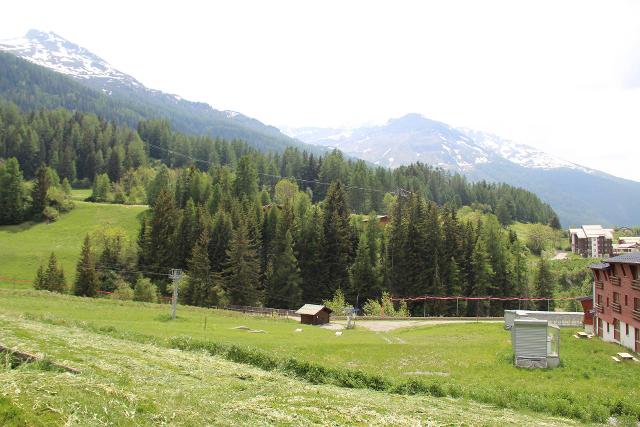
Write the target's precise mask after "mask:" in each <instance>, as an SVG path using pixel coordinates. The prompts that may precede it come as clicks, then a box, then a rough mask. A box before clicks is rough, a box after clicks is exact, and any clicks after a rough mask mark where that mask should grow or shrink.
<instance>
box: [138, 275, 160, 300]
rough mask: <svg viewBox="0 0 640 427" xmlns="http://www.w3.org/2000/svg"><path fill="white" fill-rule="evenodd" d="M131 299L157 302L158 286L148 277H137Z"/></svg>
mask: <svg viewBox="0 0 640 427" xmlns="http://www.w3.org/2000/svg"><path fill="white" fill-rule="evenodd" d="M133 300H134V301H143V302H157V301H158V288H157V287H156V285H154V284H153V283H151V280H149V279H146V278H144V279H138V281H137V282H136V285H135V287H134V288H133Z"/></svg>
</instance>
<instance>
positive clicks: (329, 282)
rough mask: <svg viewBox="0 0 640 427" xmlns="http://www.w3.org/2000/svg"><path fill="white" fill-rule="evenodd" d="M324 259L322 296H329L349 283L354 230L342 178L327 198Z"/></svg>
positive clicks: (334, 185)
mask: <svg viewBox="0 0 640 427" xmlns="http://www.w3.org/2000/svg"><path fill="white" fill-rule="evenodd" d="M323 213H324V215H323V222H322V228H323V241H322V251H323V256H322V262H323V268H324V273H323V275H322V280H323V289H322V293H321V295H320V296H321V297H322V298H323V299H324V298H329V297H331V295H333V294H334V293H335V291H336V289H338V288H341V289H347V287H348V286H349V261H350V260H349V258H350V254H351V239H350V237H351V229H350V226H349V208H348V207H347V199H346V193H345V190H344V186H343V185H342V183H341V182H340V181H334V182H333V183H332V184H331V186H330V187H329V191H328V193H327V197H326V199H325V201H324V212H323Z"/></svg>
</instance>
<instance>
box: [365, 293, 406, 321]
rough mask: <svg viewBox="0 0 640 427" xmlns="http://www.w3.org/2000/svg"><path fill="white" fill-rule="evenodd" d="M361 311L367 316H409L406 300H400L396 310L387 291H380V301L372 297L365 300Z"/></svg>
mask: <svg viewBox="0 0 640 427" xmlns="http://www.w3.org/2000/svg"><path fill="white" fill-rule="evenodd" d="M363 311H364V314H365V315H367V316H381V317H409V310H408V308H407V303H406V301H401V302H400V304H399V306H398V309H397V310H396V308H395V306H394V304H393V301H392V300H391V296H390V295H389V293H388V292H383V293H382V299H381V300H380V301H377V300H373V299H370V300H367V302H366V303H365V304H364V307H363Z"/></svg>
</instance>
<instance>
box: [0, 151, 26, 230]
mask: <svg viewBox="0 0 640 427" xmlns="http://www.w3.org/2000/svg"><path fill="white" fill-rule="evenodd" d="M24 199H25V198H24V190H23V177H22V171H21V170H20V165H19V164H18V160H16V158H15V157H12V158H10V159H8V160H7V161H6V162H5V163H4V165H0V224H18V223H20V222H21V221H22V220H23V219H24V205H25V200H24Z"/></svg>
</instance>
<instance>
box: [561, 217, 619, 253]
mask: <svg viewBox="0 0 640 427" xmlns="http://www.w3.org/2000/svg"><path fill="white" fill-rule="evenodd" d="M569 239H570V240H571V251H572V252H573V253H574V254H578V255H580V256H583V257H585V258H600V257H605V256H613V229H611V228H602V226H601V225H583V226H582V227H581V228H571V229H569Z"/></svg>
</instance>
